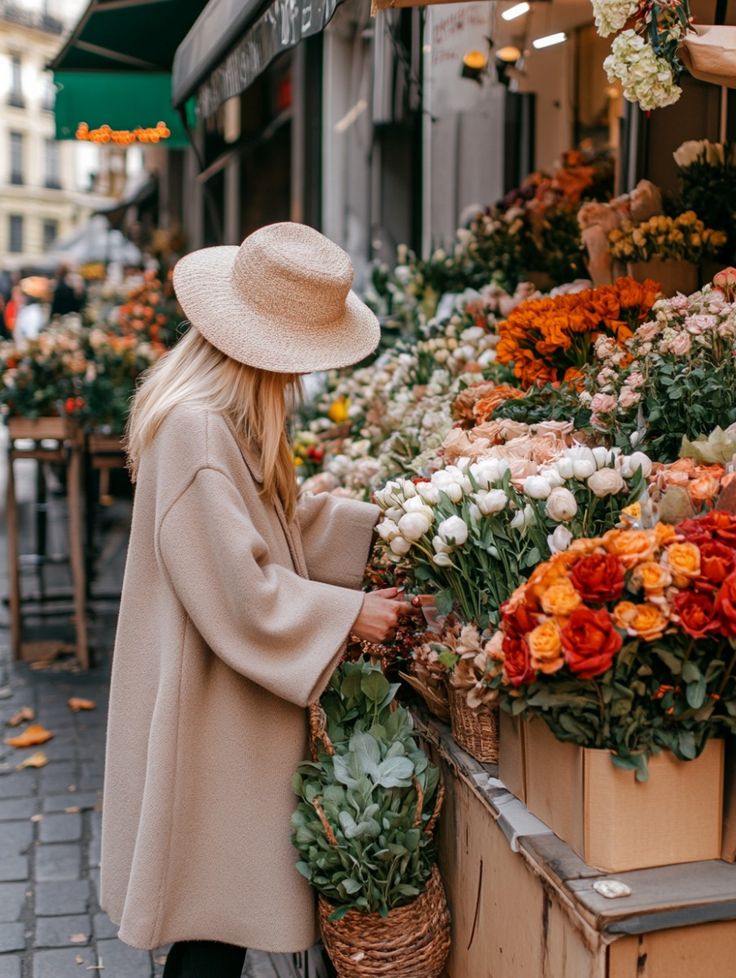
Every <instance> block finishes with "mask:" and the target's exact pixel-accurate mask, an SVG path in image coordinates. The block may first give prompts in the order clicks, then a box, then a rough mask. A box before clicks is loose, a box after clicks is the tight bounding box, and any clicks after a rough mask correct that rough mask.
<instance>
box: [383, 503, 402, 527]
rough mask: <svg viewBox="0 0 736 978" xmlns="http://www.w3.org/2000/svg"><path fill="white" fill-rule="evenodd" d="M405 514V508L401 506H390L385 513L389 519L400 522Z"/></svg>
mask: <svg viewBox="0 0 736 978" xmlns="http://www.w3.org/2000/svg"><path fill="white" fill-rule="evenodd" d="M403 515H404V510H403V509H402V508H401V506H389V508H388V509H387V510H386V512H385V513H384V516H386V517H387V519H390V520H393V521H394V523H398V522H399V520H400V519H401V517H402V516H403Z"/></svg>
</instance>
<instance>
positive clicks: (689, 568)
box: [664, 543, 700, 588]
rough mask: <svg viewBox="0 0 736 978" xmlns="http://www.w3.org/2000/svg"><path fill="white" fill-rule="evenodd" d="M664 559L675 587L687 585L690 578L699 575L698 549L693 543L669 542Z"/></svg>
mask: <svg viewBox="0 0 736 978" xmlns="http://www.w3.org/2000/svg"><path fill="white" fill-rule="evenodd" d="M664 559H665V561H666V563H667V566H668V567H669V569H670V572H671V573H672V580H673V582H674V584H675V585H676V586H677V587H680V588H682V587H687V585H688V583H689V582H690V581H691V580H693V579H694V578H696V577H698V576H699V575H700V550H699V549H698V547H697V546H696V545H695V544H694V543H673V544H671V545H670V546H669V547H668V548H667V550H666V551H665V556H664Z"/></svg>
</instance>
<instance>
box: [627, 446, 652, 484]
mask: <svg viewBox="0 0 736 978" xmlns="http://www.w3.org/2000/svg"><path fill="white" fill-rule="evenodd" d="M639 468H640V469H641V474H642V475H643V476H644V478H645V479H648V478H649V476H650V475H651V474H652V460H651V459H650V458H649V456H648V455H645V454H644V452H634V453H633V454H632V455H625V456H624V457H623V458H622V459H621V475H623V477H624V478H625V479H631V478H632V477H633V476H634V475H635V473H636V471H637V469H639Z"/></svg>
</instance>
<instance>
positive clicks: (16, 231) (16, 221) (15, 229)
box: [8, 214, 23, 253]
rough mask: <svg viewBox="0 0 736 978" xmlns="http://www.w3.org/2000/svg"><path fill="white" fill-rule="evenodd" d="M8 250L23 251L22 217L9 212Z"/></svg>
mask: <svg viewBox="0 0 736 978" xmlns="http://www.w3.org/2000/svg"><path fill="white" fill-rule="evenodd" d="M8 251H13V252H16V253H17V252H19V251H23V217H22V215H20V214H11V215H10V217H9V218H8Z"/></svg>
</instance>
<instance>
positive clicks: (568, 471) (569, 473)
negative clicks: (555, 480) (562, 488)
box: [555, 455, 575, 479]
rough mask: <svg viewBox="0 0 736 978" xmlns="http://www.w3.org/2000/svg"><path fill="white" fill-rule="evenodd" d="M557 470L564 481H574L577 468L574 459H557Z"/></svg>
mask: <svg viewBox="0 0 736 978" xmlns="http://www.w3.org/2000/svg"><path fill="white" fill-rule="evenodd" d="M555 468H556V469H557V471H558V472H559V473H560V478H562V479H572V478H573V477H574V475H575V467H574V465H573V461H572V459H571V458H566V457H565V456H564V455H563V457H562V458H558V459H557V461H556V462H555Z"/></svg>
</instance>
